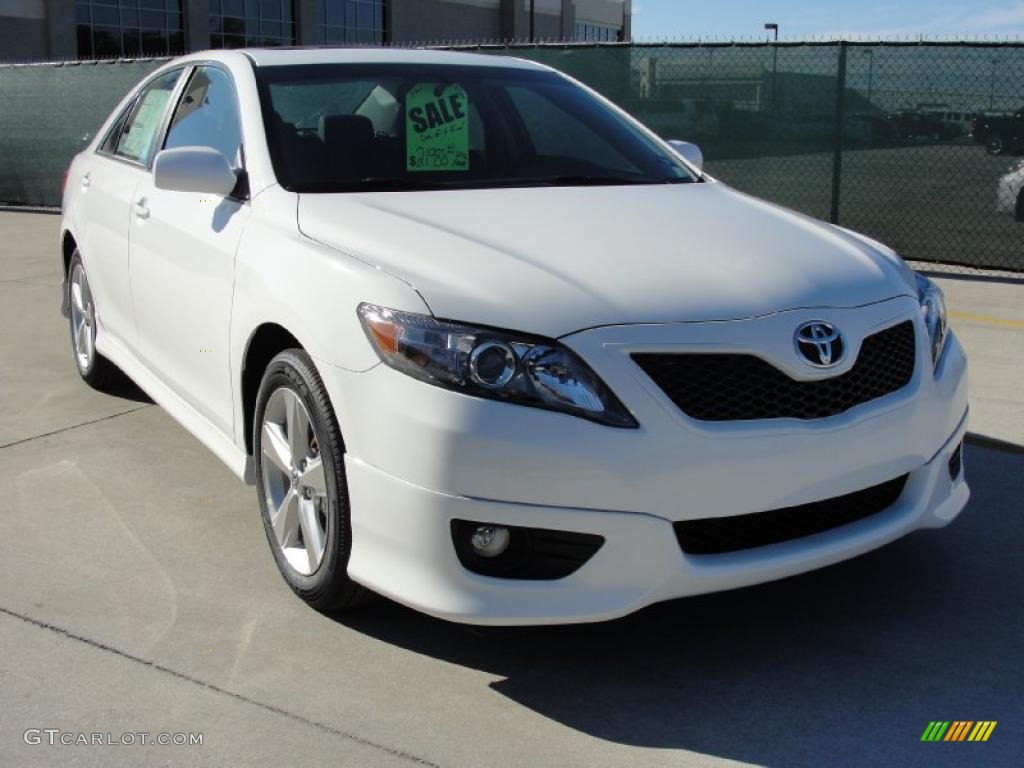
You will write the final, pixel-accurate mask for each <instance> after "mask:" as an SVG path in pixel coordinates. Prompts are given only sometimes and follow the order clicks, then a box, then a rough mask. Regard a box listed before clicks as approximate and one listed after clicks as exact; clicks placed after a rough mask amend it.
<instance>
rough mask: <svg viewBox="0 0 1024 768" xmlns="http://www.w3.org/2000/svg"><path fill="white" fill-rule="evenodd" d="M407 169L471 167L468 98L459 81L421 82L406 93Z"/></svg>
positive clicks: (461, 168) (460, 168)
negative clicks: (445, 83) (456, 82)
mask: <svg viewBox="0 0 1024 768" xmlns="http://www.w3.org/2000/svg"><path fill="white" fill-rule="evenodd" d="M405 158H406V166H405V167H406V170H408V171H468V170H469V98H468V97H467V96H466V91H465V90H464V89H463V88H462V86H460V85H455V84H454V83H453V84H451V85H447V86H445V85H439V84H436V83H418V84H417V85H415V86H413V87H412V89H410V91H409V93H407V94H406V96H405Z"/></svg>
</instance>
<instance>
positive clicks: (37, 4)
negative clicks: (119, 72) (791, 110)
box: [0, 0, 631, 61]
mask: <svg viewBox="0 0 1024 768" xmlns="http://www.w3.org/2000/svg"><path fill="white" fill-rule="evenodd" d="M182 6H183V8H184V10H185V41H186V46H187V48H188V50H190V51H197V50H203V49H206V48H209V46H210V32H209V22H208V18H209V10H210V3H209V0H183V2H182ZM630 6H631V0H534V38H535V39H536V40H567V39H572V38H573V36H574V35H575V32H576V22H582V23H589V24H601V25H603V26H609V27H616V28H617V27H620V26H621V25H622V23H623V9H624V8H625V9H627V14H626V39H627V40H628V39H629V15H628V9H629V8H630ZM529 8H530V0H390V1H389V2H388V4H387V30H388V40H389V41H390V42H394V43H414V42H429V41H450V42H459V41H466V42H473V41H478V40H520V41H523V40H528V39H529V38H530V14H529ZM315 9H316V0H295V12H296V13H295V16H296V28H297V33H298V42H299V44H300V45H315V44H317V42H318V34H317V26H316V24H317V20H316V10H315ZM77 54H78V44H77V39H76V34H75V1H74V0H0V60H6V61H17V60H37V61H41V60H46V59H74V58H75V57H76V56H77Z"/></svg>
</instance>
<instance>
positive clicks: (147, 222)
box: [129, 65, 249, 435]
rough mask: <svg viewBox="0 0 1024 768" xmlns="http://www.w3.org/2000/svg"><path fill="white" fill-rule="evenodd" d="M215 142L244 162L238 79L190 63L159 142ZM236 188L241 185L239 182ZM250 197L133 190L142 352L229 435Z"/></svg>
mask: <svg viewBox="0 0 1024 768" xmlns="http://www.w3.org/2000/svg"><path fill="white" fill-rule="evenodd" d="M186 146H201V147H212V148H213V149H216V150H218V151H219V152H221V153H222V154H223V155H224V156H225V157H226V158H227V159H228V162H229V163H231V164H232V166H233V167H236V168H239V169H241V164H242V158H243V156H244V153H243V149H242V132H241V121H240V117H239V111H238V101H237V97H236V93H235V88H234V84H233V82H232V80H231V76H230V75H229V73H228V72H227V71H226V70H225V69H222V68H221V67H219V66H216V65H204V66H198V67H196V68H195V69H194V70H193V71H192V73H191V75H190V76H189V79H188V82H187V84H186V85H185V87H184V89H182V91H181V96H180V97H179V99H178V103H177V104H176V105H175V108H174V113H173V115H172V117H171V121H170V124H169V126H168V129H167V135H166V139H165V141H164V144H163V148H165V149H173V148H177V147H186ZM241 186H244V182H243V184H242V185H241ZM248 216H249V205H248V203H247V202H246V201H245V200H243V199H241V198H239V197H234V196H227V197H220V196H217V195H202V194H197V193H190V192H176V191H169V190H162V189H157V188H156V186H155V185H154V183H153V177H152V175H151V174H150V175H148V176H147V177H146V178H145V179H144V180H143V181H142V182H141V183H140V184H139V185H138V187H136V189H135V195H134V199H133V209H132V216H131V219H132V221H131V227H130V234H129V247H130V250H131V291H132V297H133V300H134V302H135V307H136V317H137V323H136V324H137V326H138V329H139V346H140V349H141V355H142V357H143V359H144V360H145V361H146V363H147V365H148V366H149V368H150V369H151V370H152V372H153V373H154V374H155V375H156V376H158V377H159V378H161V379H162V380H163V382H164V383H165V384H167V385H168V386H169V387H170V388H171V389H173V390H174V391H175V392H176V393H177V394H178V395H179V396H180V397H182V398H183V399H184V400H185V401H187V402H188V403H189V404H190V405H192V406H193V407H194V408H195V409H196V410H198V411H199V412H200V413H201V414H202V415H203V416H205V417H206V418H207V419H208V420H209V421H210V422H211V423H212V424H213V425H215V426H216V427H217V428H218V429H220V430H222V431H223V432H224V433H225V434H228V435H231V434H232V430H233V415H234V408H233V407H232V399H231V377H230V369H229V359H228V346H229V345H228V338H229V337H228V331H229V327H228V326H229V322H230V317H231V298H232V292H233V289H234V278H235V251H236V249H237V247H238V241H239V238H240V237H241V233H242V227H243V226H244V223H245V221H246V219H247V218H248Z"/></svg>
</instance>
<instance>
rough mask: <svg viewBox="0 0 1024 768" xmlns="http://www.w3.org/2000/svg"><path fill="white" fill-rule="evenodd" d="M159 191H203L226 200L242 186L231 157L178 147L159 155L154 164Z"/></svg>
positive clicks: (193, 148)
mask: <svg viewBox="0 0 1024 768" xmlns="http://www.w3.org/2000/svg"><path fill="white" fill-rule="evenodd" d="M153 183H154V184H155V185H156V187H157V189H169V190H172V191H174V192H201V193H203V194H208V195H220V196H221V197H224V196H226V195H230V194H231V190H233V189H234V188H235V186H236V185H237V184H238V176H237V175H236V174H235V172H234V171H233V170H231V165H230V164H229V163H228V161H227V158H226V157H224V155H222V154H221V153H220V152H218V151H217V150H215V149H211V148H210V147H178V148H177V149H164V150H161V151H160V152H158V153H157V156H156V160H155V161H154V163H153Z"/></svg>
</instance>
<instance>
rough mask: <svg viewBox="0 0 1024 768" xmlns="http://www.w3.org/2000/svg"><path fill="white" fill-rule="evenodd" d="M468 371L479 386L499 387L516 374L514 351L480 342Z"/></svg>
mask: <svg viewBox="0 0 1024 768" xmlns="http://www.w3.org/2000/svg"><path fill="white" fill-rule="evenodd" d="M469 373H470V378H472V379H473V381H474V382H476V383H477V384H479V385H480V386H482V387H487V389H500V388H501V387H504V386H505V385H506V384H508V383H509V382H510V381H511V380H512V377H513V376H515V375H516V353H515V351H514V350H513V349H512V347H510V346H509V345H508V344H505V343H504V342H502V341H493V340H492V341H484V342H481V343H480V344H477V345H476V346H475V347H474V348H473V351H472V352H470V353H469ZM505 533H506V534H507V533H508V531H505Z"/></svg>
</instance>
